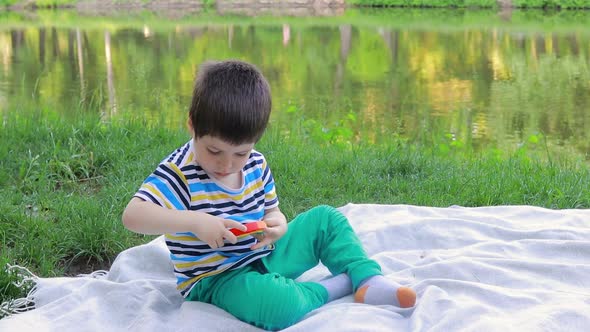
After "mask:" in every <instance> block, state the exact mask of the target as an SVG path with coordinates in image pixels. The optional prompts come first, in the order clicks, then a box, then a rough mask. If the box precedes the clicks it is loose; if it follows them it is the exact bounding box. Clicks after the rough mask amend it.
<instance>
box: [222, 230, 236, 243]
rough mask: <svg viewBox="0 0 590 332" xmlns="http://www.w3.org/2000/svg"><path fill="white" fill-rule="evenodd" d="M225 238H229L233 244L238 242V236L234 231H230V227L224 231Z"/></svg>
mask: <svg viewBox="0 0 590 332" xmlns="http://www.w3.org/2000/svg"><path fill="white" fill-rule="evenodd" d="M223 238H224V239H226V240H228V241H229V242H230V243H231V244H236V243H237V242H238V237H237V236H235V235H234V233H232V232H230V231H229V230H228V229H226V230H225V232H223Z"/></svg>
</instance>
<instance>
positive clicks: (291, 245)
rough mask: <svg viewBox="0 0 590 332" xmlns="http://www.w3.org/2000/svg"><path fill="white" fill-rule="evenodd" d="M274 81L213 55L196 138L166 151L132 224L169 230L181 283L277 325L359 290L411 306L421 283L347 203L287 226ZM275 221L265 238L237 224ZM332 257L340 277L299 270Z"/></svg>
mask: <svg viewBox="0 0 590 332" xmlns="http://www.w3.org/2000/svg"><path fill="white" fill-rule="evenodd" d="M270 111H271V95H270V87H269V85H268V83H267V81H266V79H265V78H264V77H263V76H262V74H261V73H260V72H259V71H258V69H257V68H256V67H254V66H252V65H250V64H248V63H244V62H241V61H224V62H209V63H205V64H203V65H202V66H201V68H200V69H199V72H198V75H197V78H196V80H195V86H194V91H193V98H192V102H191V105H190V109H189V119H188V125H189V128H190V131H191V134H192V139H191V140H190V141H189V142H188V143H186V144H185V145H184V146H182V147H181V148H179V149H177V150H176V151H174V152H173V153H172V154H171V155H170V156H168V157H167V158H166V159H164V160H163V161H162V162H161V163H160V165H159V166H158V167H157V169H156V170H155V171H154V173H152V174H151V175H150V176H149V177H148V178H147V179H146V180H145V182H144V183H143V184H142V186H141V188H140V189H139V191H138V192H137V193H136V194H135V196H134V197H133V198H132V199H131V201H130V202H129V204H128V205H127V207H126V208H125V211H124V213H123V223H124V224H125V227H127V228H128V229H129V230H132V231H134V232H138V233H142V234H166V244H167V246H168V249H169V250H170V257H171V259H172V262H173V264H174V272H175V274H176V277H177V288H178V290H179V291H180V293H181V294H182V296H184V297H185V298H186V299H187V300H193V301H202V302H207V303H211V304H214V305H216V306H218V307H220V308H222V309H224V310H226V311H228V312H230V313H231V314H233V315H234V316H236V317H237V318H239V319H241V320H243V321H246V322H248V323H251V324H253V325H256V326H258V327H262V328H265V329H271V330H276V329H283V328H286V327H288V326H290V325H292V324H294V323H296V322H297V321H299V320H300V319H301V318H302V317H303V316H304V315H305V314H307V313H308V312H310V311H312V310H314V309H316V308H318V307H320V306H321V305H323V304H325V303H326V302H329V301H332V300H334V299H337V298H340V297H342V296H345V295H348V294H350V293H352V291H353V290H354V291H355V300H356V301H357V302H364V303H369V304H392V305H397V306H401V307H411V306H413V305H414V303H415V300H416V294H415V292H414V291H413V290H411V289H409V288H407V287H400V286H399V285H397V284H395V283H393V282H392V281H389V280H387V279H386V278H384V277H383V276H382V275H381V269H380V267H379V265H378V264H377V263H376V262H375V261H373V260H370V259H369V258H367V256H366V254H365V252H364V251H363V249H362V247H361V243H360V241H359V240H358V238H357V237H356V235H355V233H354V231H353V230H352V228H351V227H350V225H349V224H348V220H347V219H346V218H345V217H344V216H343V215H342V214H340V213H339V212H338V211H337V210H335V209H334V208H331V207H327V206H320V207H316V208H314V209H312V210H310V211H307V212H305V213H303V214H301V215H299V216H297V217H296V218H295V219H294V220H293V221H292V222H290V223H289V225H288V226H287V221H286V218H285V216H284V215H283V213H281V211H280V209H279V206H278V205H279V201H278V198H277V195H276V192H275V185H274V180H273V177H272V174H271V172H270V169H269V167H268V164H267V163H266V160H265V158H264V156H263V155H262V154H260V153H259V152H257V151H255V150H254V144H255V143H256V142H257V141H258V140H259V139H260V137H261V136H262V134H263V133H264V131H265V129H266V125H267V123H268V120H269V116H270ZM259 220H263V221H264V222H265V223H266V225H267V228H266V229H265V230H264V233H263V235H262V236H260V237H258V236H250V235H247V236H242V237H239V238H237V237H236V236H235V235H234V234H233V233H232V232H231V231H230V229H232V228H235V229H237V230H242V231H243V230H245V229H246V228H245V226H244V225H243V223H247V222H252V221H259ZM320 260H321V261H322V263H323V264H324V265H326V266H327V267H328V269H329V270H330V272H331V273H332V274H333V275H334V276H335V277H331V278H329V279H325V280H322V281H320V282H317V283H316V282H297V281H295V280H294V279H295V278H297V277H298V276H300V275H301V274H303V272H305V271H306V270H308V269H310V268H312V267H314V266H315V265H317V263H318V261H320Z"/></svg>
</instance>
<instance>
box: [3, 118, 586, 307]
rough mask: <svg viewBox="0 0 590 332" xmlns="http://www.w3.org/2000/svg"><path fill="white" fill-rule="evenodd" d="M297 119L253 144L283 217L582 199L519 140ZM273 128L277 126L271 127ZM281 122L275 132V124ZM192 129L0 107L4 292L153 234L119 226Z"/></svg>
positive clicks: (582, 186) (565, 166) (106, 260)
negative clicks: (439, 138) (401, 135)
mask: <svg viewBox="0 0 590 332" xmlns="http://www.w3.org/2000/svg"><path fill="white" fill-rule="evenodd" d="M300 128H301V127H297V126H294V127H293V128H292V131H291V133H292V134H291V135H285V134H284V132H285V130H284V128H273V127H272V125H271V128H270V129H269V131H268V132H267V134H266V136H265V137H264V138H263V140H262V141H261V142H260V143H259V144H258V146H257V149H259V150H260V151H262V152H264V153H265V155H266V156H267V159H268V160H269V163H270V164H271V167H272V169H273V172H274V176H275V179H276V182H277V188H278V192H279V195H280V197H281V207H282V210H283V211H284V212H285V214H286V215H287V217H288V218H292V217H293V216H295V215H296V214H297V213H299V212H302V211H304V210H306V209H308V208H310V207H312V206H315V205H318V204H330V205H333V206H341V205H344V204H346V203H348V202H354V203H383V204H415V205H426V206H449V205H453V204H457V205H464V206H481V205H502V204H528V205H536V206H543V207H549V208H589V207H590V189H589V188H588V186H587V184H588V183H590V172H589V170H588V165H587V164H584V163H583V162H582V161H577V160H572V159H567V158H561V157H558V156H556V155H553V156H552V158H551V161H547V158H546V157H547V156H546V154H544V153H543V152H542V149H541V151H537V150H534V149H527V147H526V146H525V147H523V148H521V149H519V150H517V151H515V152H510V153H506V154H504V155H500V154H498V153H497V152H489V153H484V154H478V155H475V154H474V153H469V152H465V151H464V150H462V151H458V150H457V151H454V150H453V149H452V147H451V149H450V151H449V150H448V149H445V150H444V151H443V152H444V153H443V152H441V150H440V149H439V148H437V149H433V148H429V147H420V146H416V145H410V144H408V143H405V142H404V141H403V140H401V139H392V141H391V142H390V143H389V144H387V145H383V146H375V145H369V144H364V143H358V144H351V143H349V142H336V144H330V141H332V142H334V140H333V137H332V138H328V139H321V138H317V137H315V136H313V135H309V133H307V132H305V131H304V130H302V129H300ZM279 129H280V130H279ZM279 132H281V133H283V134H279ZM187 139H188V135H187V133H186V132H184V131H183V130H180V129H178V130H173V129H164V128H159V127H154V126H150V125H148V124H146V123H142V122H140V121H131V120H121V122H116V123H109V124H104V123H101V122H100V120H99V119H98V118H97V117H94V116H81V117H80V118H79V119H69V120H64V119H61V118H50V117H47V116H43V115H39V116H36V117H19V116H18V115H14V116H13V115H5V116H4V122H3V123H2V124H1V125H0V141H1V142H2V144H1V145H0V248H2V251H1V253H0V302H4V301H7V300H10V299H14V298H18V297H22V296H24V295H25V294H26V292H27V288H26V287H21V288H18V287H16V286H14V282H15V281H16V280H18V276H16V275H15V273H14V272H9V271H8V270H6V269H4V268H2V267H4V266H6V264H7V263H10V264H18V265H21V266H26V267H27V268H29V269H30V270H32V271H33V272H34V273H36V274H38V275H40V276H45V277H51V276H61V275H64V274H66V275H73V274H76V273H82V272H89V271H91V270H96V269H100V268H108V266H109V264H110V263H111V262H112V260H113V259H114V258H115V257H116V255H117V254H118V253H119V252H121V251H122V250H124V249H125V248H128V247H131V246H134V245H137V244H140V243H145V242H147V241H149V240H150V239H151V238H153V237H148V236H141V235H137V234H134V233H131V232H129V231H127V230H125V229H124V227H123V226H122V224H121V222H120V216H121V213H122V211H123V209H124V207H125V205H126V203H127V201H128V200H129V199H130V197H131V196H132V195H133V193H134V192H135V191H136V190H137V188H138V186H139V185H140V184H141V182H142V181H143V179H144V178H145V177H146V176H147V175H148V174H149V173H150V172H151V171H152V170H153V169H154V168H155V166H156V165H157V163H158V162H159V161H160V160H161V159H162V158H163V157H165V156H166V155H167V154H168V153H169V152H171V151H172V150H173V149H175V148H176V147H177V146H179V145H180V144H183V143H184V142H186V140H187Z"/></svg>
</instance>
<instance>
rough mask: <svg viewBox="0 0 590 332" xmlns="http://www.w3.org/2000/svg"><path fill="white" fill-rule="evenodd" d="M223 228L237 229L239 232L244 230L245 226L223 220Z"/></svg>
mask: <svg viewBox="0 0 590 332" xmlns="http://www.w3.org/2000/svg"><path fill="white" fill-rule="evenodd" d="M223 226H225V227H226V228H237V229H239V230H241V231H245V230H246V226H245V225H243V224H242V223H239V222H237V221H234V220H230V219H223Z"/></svg>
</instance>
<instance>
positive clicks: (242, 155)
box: [236, 152, 248, 157]
mask: <svg viewBox="0 0 590 332" xmlns="http://www.w3.org/2000/svg"><path fill="white" fill-rule="evenodd" d="M236 155H237V156H238V157H245V156H247V155H248V153H247V152H242V153H236Z"/></svg>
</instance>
